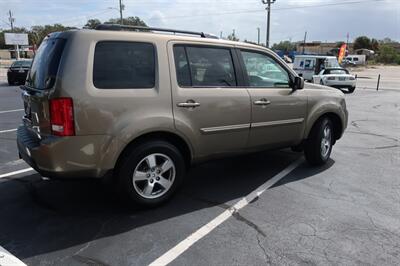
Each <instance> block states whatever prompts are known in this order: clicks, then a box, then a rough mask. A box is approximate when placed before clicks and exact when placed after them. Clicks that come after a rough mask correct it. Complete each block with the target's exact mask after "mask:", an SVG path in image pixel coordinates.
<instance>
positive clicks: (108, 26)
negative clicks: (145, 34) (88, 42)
mask: <svg viewBox="0 0 400 266" xmlns="http://www.w3.org/2000/svg"><path fill="white" fill-rule="evenodd" d="M95 29H96V30H113V31H122V30H131V31H161V32H171V33H174V34H175V33H180V34H188V35H199V36H200V37H202V38H212V39H219V38H218V37H217V36H215V35H213V34H208V33H204V32H196V31H187V30H174V29H164V28H153V27H143V26H130V25H121V24H99V25H97V26H96V28H95Z"/></svg>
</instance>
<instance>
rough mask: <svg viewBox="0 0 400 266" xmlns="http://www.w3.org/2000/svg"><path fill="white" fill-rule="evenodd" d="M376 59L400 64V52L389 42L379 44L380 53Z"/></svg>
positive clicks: (381, 61) (380, 61)
mask: <svg viewBox="0 0 400 266" xmlns="http://www.w3.org/2000/svg"><path fill="white" fill-rule="evenodd" d="M376 61H377V62H379V63H384V64H399V65H400V53H399V52H397V51H396V49H394V48H393V46H391V45H389V44H381V45H380V46H379V54H378V56H377V58H376Z"/></svg>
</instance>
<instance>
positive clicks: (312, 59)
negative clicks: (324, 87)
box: [293, 55, 340, 81]
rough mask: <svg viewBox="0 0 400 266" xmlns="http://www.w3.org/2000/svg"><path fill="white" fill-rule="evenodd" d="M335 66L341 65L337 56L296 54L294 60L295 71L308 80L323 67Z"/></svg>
mask: <svg viewBox="0 0 400 266" xmlns="http://www.w3.org/2000/svg"><path fill="white" fill-rule="evenodd" d="M333 67H340V65H339V62H338V60H337V58H336V56H326V55H296V56H295V58H294V62H293V69H294V71H296V73H297V74H299V76H301V77H303V78H304V79H305V80H308V81H312V77H313V75H316V74H318V73H319V72H320V71H321V70H322V69H325V68H333Z"/></svg>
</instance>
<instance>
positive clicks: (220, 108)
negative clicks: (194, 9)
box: [17, 25, 348, 206]
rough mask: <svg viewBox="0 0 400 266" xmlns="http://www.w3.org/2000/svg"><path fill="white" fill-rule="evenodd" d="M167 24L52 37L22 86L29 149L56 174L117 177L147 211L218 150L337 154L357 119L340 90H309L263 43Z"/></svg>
mask: <svg viewBox="0 0 400 266" xmlns="http://www.w3.org/2000/svg"><path fill="white" fill-rule="evenodd" d="M141 30H145V31H141ZM160 31H161V32H162V31H168V30H164V29H159V28H142V27H132V26H120V25H100V26H98V27H97V30H73V31H66V32H62V33H52V34H50V35H48V37H47V38H46V39H45V40H44V41H43V43H42V44H41V46H40V48H39V50H38V51H37V54H36V57H35V59H34V61H33V64H32V68H31V71H30V74H29V77H28V81H27V83H26V85H25V86H23V87H22V89H23V101H24V106H25V116H24V118H23V125H22V126H21V127H19V128H18V132H17V143H18V149H19V153H20V156H21V157H22V158H23V159H24V160H25V161H26V162H27V163H28V164H29V165H31V166H32V167H33V168H34V169H35V170H37V171H38V172H39V173H40V174H42V175H43V176H46V177H50V178H79V177H85V178H88V177H91V178H110V179H111V180H113V181H115V183H116V187H117V188H118V189H119V191H120V195H124V196H125V198H126V199H127V202H132V203H139V204H143V205H146V206H155V205H158V204H160V203H162V202H165V201H166V200H167V199H168V198H170V197H171V196H172V194H173V193H174V192H175V191H176V189H177V188H178V186H179V185H180V184H181V182H182V181H183V179H184V178H185V174H186V170H187V169H189V167H190V166H191V165H192V164H194V163H198V162H201V161H205V160H210V159H212V158H216V157H222V156H226V155H232V154H240V153H247V152H254V151H262V150H268V149H277V148H285V147H293V149H296V150H302V149H304V152H305V157H306V159H307V161H308V162H309V163H310V164H312V165H321V164H324V163H326V162H327V161H328V159H329V157H330V154H331V150H332V146H333V145H334V144H335V142H336V141H337V140H338V139H340V137H341V136H342V134H343V131H344V130H345V128H346V126H347V117H348V113H347V109H346V104H345V99H344V95H343V93H342V92H340V91H338V90H335V89H332V88H329V87H324V88H321V87H320V86H319V85H314V84H307V85H304V81H303V79H302V78H301V77H299V76H298V75H297V74H296V73H295V72H294V71H293V70H292V69H291V68H290V67H289V66H288V65H287V64H286V63H285V62H284V61H283V60H282V59H281V58H279V57H278V56H277V55H276V54H275V53H273V52H272V51H271V50H269V49H266V48H263V47H261V46H257V45H251V44H247V43H240V42H232V41H227V40H220V39H215V37H213V36H211V35H207V34H204V33H197V32H188V31H179V30H173V32H174V33H175V34H170V33H169V34H164V33H160ZM181 33H182V34H181ZM188 35H192V36H188ZM197 36H198V37H197ZM303 87H305V88H304V89H303Z"/></svg>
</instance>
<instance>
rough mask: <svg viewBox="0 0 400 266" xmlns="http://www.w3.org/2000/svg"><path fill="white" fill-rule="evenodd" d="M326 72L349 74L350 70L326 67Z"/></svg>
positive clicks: (326, 73)
mask: <svg viewBox="0 0 400 266" xmlns="http://www.w3.org/2000/svg"><path fill="white" fill-rule="evenodd" d="M324 74H325V75H328V74H349V71H347V69H326V70H325V73H324Z"/></svg>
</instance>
